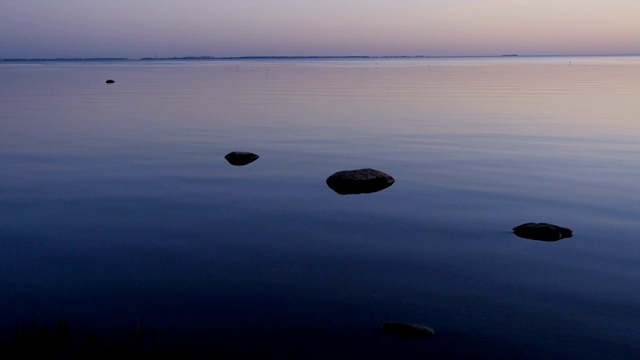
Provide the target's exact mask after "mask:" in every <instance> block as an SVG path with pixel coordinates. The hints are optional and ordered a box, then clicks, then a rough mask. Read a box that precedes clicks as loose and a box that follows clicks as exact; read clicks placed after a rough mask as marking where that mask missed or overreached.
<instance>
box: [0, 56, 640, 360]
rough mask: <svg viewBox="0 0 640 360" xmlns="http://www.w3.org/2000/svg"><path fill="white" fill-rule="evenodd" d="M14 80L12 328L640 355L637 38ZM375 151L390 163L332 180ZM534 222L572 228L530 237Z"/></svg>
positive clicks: (250, 349) (0, 251) (4, 275)
mask: <svg viewBox="0 0 640 360" xmlns="http://www.w3.org/2000/svg"><path fill="white" fill-rule="evenodd" d="M0 79H1V81H0V169H1V172H2V176H0V215H1V216H0V332H4V333H5V334H6V333H10V332H11V331H12V329H13V327H14V325H15V324H16V323H25V322H30V321H37V322H38V323H42V324H49V323H52V322H53V321H55V319H57V318H59V317H62V318H64V319H68V320H70V321H73V322H75V323H79V324H82V325H83V326H88V327H91V328H94V329H98V330H101V329H106V330H105V331H114V332H118V331H120V330H121V329H130V328H132V327H134V326H135V324H136V322H137V321H139V322H140V324H141V326H142V328H143V330H144V335H145V341H147V342H148V343H154V342H161V341H165V342H167V341H168V342H171V341H176V342H178V341H192V342H196V343H200V344H202V343H204V344H209V345H211V344H213V345H214V346H216V348H217V349H219V350H220V352H221V354H226V356H229V357H233V356H235V357H267V356H276V355H277V356H280V357H302V356H304V357H306V358H309V357H318V358H327V357H333V358H385V359H389V358H407V359H413V358H427V357H428V358H436V359H448V358H493V359H495V358H532V359H538V358H545V359H568V358H570V359H587V358H593V359H603V358H612V359H637V358H638V357H640V331H639V330H638V325H639V322H640V243H639V242H638V241H639V239H638V234H639V233H640V222H639V220H638V219H639V218H640V180H639V179H640V101H639V100H638V94H640V57H573V58H566V57H549V58H522V57H518V58H486V59H481V58H476V59H472V58H469V59H419V60H376V59H372V60H364V61H362V60H324V61H323V60H278V61H273V60H272V61H266V60H265V61H257V60H256V61H218V62H158V63H145V62H122V63H53V64H52V63H46V64H0ZM106 79H114V80H116V83H115V84H113V85H106V84H105V80H106ZM233 150H241V151H251V152H255V153H257V154H259V155H260V159H259V160H257V161H256V162H254V163H252V164H250V165H247V166H244V167H234V166H231V165H229V164H228V163H227V162H226V161H225V160H224V155H225V154H227V153H228V152H230V151H233ZM365 167H371V168H375V169H378V170H382V171H385V172H387V173H389V174H391V175H392V176H393V177H394V178H395V179H396V183H395V184H394V185H393V186H391V187H390V188H388V189H385V190H383V191H381V192H378V193H373V194H363V195H346V196H341V195H338V194H336V193H334V192H333V191H331V190H330V189H329V188H328V187H327V186H326V184H325V179H326V178H327V177H328V176H329V175H331V174H332V173H334V172H336V171H339V170H346V169H358V168H365ZM526 222H550V223H554V224H557V225H560V226H565V227H569V228H571V229H573V230H574V233H575V235H574V237H573V238H569V239H563V240H561V241H558V242H549V243H548V242H540V241H533V240H526V239H522V238H518V237H516V236H514V235H513V233H512V232H511V231H510V230H511V228H513V227H514V226H516V225H520V224H522V223H526ZM385 321H408V322H413V323H418V324H423V325H427V326H430V327H432V328H434V329H435V331H436V336H435V337H433V338H429V339H424V340H417V341H402V340H398V339H395V338H392V337H389V336H386V335H384V334H382V332H381V330H380V329H381V325H382V323H383V322H385Z"/></svg>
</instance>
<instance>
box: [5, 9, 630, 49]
mask: <svg viewBox="0 0 640 360" xmlns="http://www.w3.org/2000/svg"><path fill="white" fill-rule="evenodd" d="M638 19H640V1H639V0H606V1H604V0H475V1H474V0H0V58H59V57H68V58H73V57H126V58H140V57H154V56H158V57H182V56H220V57H222V56H344V55H365V56H385V55H424V56H466V55H469V56H473V55H501V54H520V55H583V54H640V25H638Z"/></svg>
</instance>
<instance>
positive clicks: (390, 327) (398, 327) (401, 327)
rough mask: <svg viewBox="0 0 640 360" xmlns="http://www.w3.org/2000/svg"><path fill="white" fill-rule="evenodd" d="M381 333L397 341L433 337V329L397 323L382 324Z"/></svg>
mask: <svg viewBox="0 0 640 360" xmlns="http://www.w3.org/2000/svg"><path fill="white" fill-rule="evenodd" d="M382 331H383V332H384V333H385V334H387V335H391V336H393V337H397V338H399V339H421V338H426V337H429V336H433V335H435V332H434V331H433V329H431V328H428V327H426V326H422V325H417V324H411V323H405V322H397V321H388V322H386V323H384V324H383V325H382Z"/></svg>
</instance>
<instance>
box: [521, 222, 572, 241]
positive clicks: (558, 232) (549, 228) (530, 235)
mask: <svg viewBox="0 0 640 360" xmlns="http://www.w3.org/2000/svg"><path fill="white" fill-rule="evenodd" d="M513 233H514V234H516V236H519V237H521V238H525V239H531V240H542V241H558V240H560V239H564V238H570V237H572V236H573V231H572V230H571V229H567V228H563V227H560V226H556V225H552V224H547V223H526V224H522V225H520V226H516V227H514V228H513Z"/></svg>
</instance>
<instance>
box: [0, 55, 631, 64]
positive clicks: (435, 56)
mask: <svg viewBox="0 0 640 360" xmlns="http://www.w3.org/2000/svg"><path fill="white" fill-rule="evenodd" d="M568 56H575V57H589V56H592V57H595V56H603V57H605V56H640V54H551V55H549V54H516V53H507V54H500V55H248V56H210V55H202V56H170V57H158V56H154V57H141V58H129V57H66V56H65V57H55V58H1V59H0V62H5V61H6V62H12V61H15V62H18V61H155V60H158V61H159V60H252V59H254V60H259V59H403V58H404V59H421V58H481V57H485V58H486V57H495V58H502V57H568Z"/></svg>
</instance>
